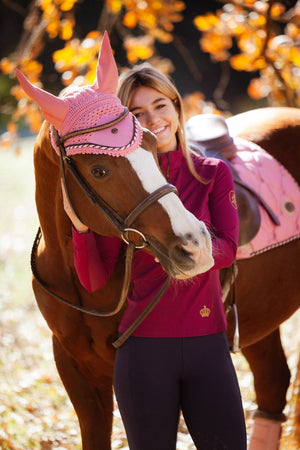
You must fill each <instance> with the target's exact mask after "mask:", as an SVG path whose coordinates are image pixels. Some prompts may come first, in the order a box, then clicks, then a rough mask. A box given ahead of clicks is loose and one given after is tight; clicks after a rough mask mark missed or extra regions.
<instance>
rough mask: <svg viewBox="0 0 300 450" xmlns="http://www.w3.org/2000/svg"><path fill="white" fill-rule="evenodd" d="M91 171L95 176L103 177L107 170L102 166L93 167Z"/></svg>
mask: <svg viewBox="0 0 300 450" xmlns="http://www.w3.org/2000/svg"><path fill="white" fill-rule="evenodd" d="M91 172H92V175H93V176H94V177H95V178H104V177H106V176H107V175H108V170H107V169H105V168H104V167H93V169H92V170H91Z"/></svg>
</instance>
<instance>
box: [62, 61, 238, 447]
mask: <svg viewBox="0 0 300 450" xmlns="http://www.w3.org/2000/svg"><path fill="white" fill-rule="evenodd" d="M118 95H119V98H120V100H121V102H122V104H123V105H127V106H128V107H129V109H130V111H131V112H132V113H133V114H135V116H136V117H137V119H138V120H139V122H140V123H141V125H142V126H143V127H145V128H148V129H149V130H150V131H152V133H154V134H155V135H156V137H157V150H158V154H159V161H160V165H161V168H162V170H163V172H164V174H165V176H166V178H167V180H168V182H170V183H171V184H173V185H175V186H176V187H177V189H178V193H179V197H180V199H181V200H182V202H183V203H184V205H185V207H186V208H187V209H188V210H190V211H191V212H192V213H193V214H194V215H195V216H196V217H197V218H198V219H199V220H203V221H204V222H205V223H206V225H207V227H208V229H209V230H210V231H211V233H212V236H213V240H212V243H213V257H214V262H215V264H214V266H213V268H212V269H210V270H209V271H207V272H206V273H204V274H201V275H198V276H196V277H194V278H193V279H192V281H190V280H189V281H188V282H187V281H180V280H174V281H173V282H172V283H171V284H170V286H169V287H168V289H167V291H166V292H165V294H164V295H163V296H162V298H161V299H160V301H159V303H158V304H157V305H156V306H155V308H154V310H153V311H152V312H151V313H150V314H149V315H148V316H147V318H146V319H145V320H144V321H143V322H142V323H141V324H140V325H139V327H138V328H137V329H136V331H135V332H134V333H133V335H132V336H131V337H130V338H129V339H128V340H127V341H126V342H125V344H123V346H122V347H121V348H119V349H118V350H117V353H116V360H115V368H114V389H115V393H116V398H117V402H118V406H119V410H120V412H121V416H122V420H123V423H124V426H125V430H126V434H127V438H128V443H129V448H130V449H131V450H148V449H149V450H172V449H175V448H176V436H177V427H178V420H179V414H180V411H182V413H183V416H184V418H185V422H186V425H187V427H188V430H189V432H190V434H191V437H192V439H193V441H194V443H195V446H196V448H197V449H200V448H201V449H204V450H210V449H220V450H221V449H230V450H243V449H246V433H245V423H244V414H243V409H242V403H241V397H240V392H239V387H238V382H237V378H236V374H235V370H234V367H233V364H232V361H231V357H230V353H229V349H228V343H227V340H226V334H225V331H226V319H225V315H224V308H223V304H222V300H221V287H220V283H219V274H218V270H219V269H221V268H223V267H227V266H229V265H230V264H232V262H233V261H234V259H235V253H236V249H237V239H238V216H237V210H236V205H235V202H234V201H233V200H234V198H233V197H234V187H233V180H232V177H231V173H230V171H229V169H228V167H227V166H226V164H225V163H224V162H222V161H220V160H216V159H214V158H204V157H203V158H202V157H199V156H195V155H192V154H191V152H190V151H189V149H188V146H187V143H186V140H185V133H184V117H183V110H182V101H181V97H180V95H179V93H178V91H177V89H176V88H175V86H174V85H173V84H172V82H171V81H170V80H169V79H168V78H166V77H165V76H164V75H162V74H161V73H160V72H158V71H157V70H156V69H154V68H152V67H151V66H149V65H142V66H137V67H135V68H133V69H132V70H130V71H129V72H126V73H125V74H124V75H123V76H121V77H120V84H119V93H118ZM65 207H66V210H67V212H68V214H69V215H70V218H71V220H72V221H73V224H74V227H75V228H76V229H77V231H76V229H73V245H74V260H75V266H76V269H77V273H78V276H79V278H80V281H81V283H82V284H83V286H84V287H85V288H86V289H88V290H90V291H94V290H97V289H100V288H101V287H102V286H103V285H104V284H105V283H106V281H107V279H108V277H109V276H110V274H111V272H112V270H113V268H114V265H115V262H116V260H117V258H118V254H119V251H120V247H121V245H122V244H121V240H120V239H118V238H108V237H102V236H99V235H96V234H95V233H93V232H91V231H89V230H88V229H87V227H86V226H85V225H83V224H81V223H78V222H76V219H74V217H73V215H72V211H70V208H69V206H68V204H67V202H66V206H65ZM165 278H166V274H165V272H164V271H163V269H162V268H161V266H160V264H158V263H157V262H156V261H155V260H154V257H152V256H151V255H149V254H148V253H146V252H144V251H143V250H140V251H138V252H137V253H136V254H135V257H134V262H133V268H132V289H131V291H130V293H129V295H128V307H127V310H126V311H125V313H124V315H123V317H122V319H121V323H120V326H119V333H123V332H124V331H125V330H126V329H127V328H128V326H129V325H130V324H131V323H132V322H133V321H134V319H135V318H136V317H137V316H138V315H139V314H140V312H141V310H143V308H144V307H145V306H146V305H147V303H148V302H149V301H150V300H151V299H152V298H153V293H155V292H157V291H158V289H159V287H160V286H161V285H162V284H163V283H164V281H165Z"/></svg>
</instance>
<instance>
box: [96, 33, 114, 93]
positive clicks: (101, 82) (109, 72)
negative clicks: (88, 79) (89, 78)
mask: <svg viewBox="0 0 300 450" xmlns="http://www.w3.org/2000/svg"><path fill="white" fill-rule="evenodd" d="M93 87H94V89H98V90H100V91H101V92H104V93H106V94H114V95H115V94H116V92H117V87H118V68H117V65H116V61H115V58H114V57H113V54H112V50H111V46H110V42H109V37H108V34H107V32H106V31H105V33H104V36H103V39H102V45H101V49H100V53H99V58H98V64H97V76H96V80H95V82H94V84H93Z"/></svg>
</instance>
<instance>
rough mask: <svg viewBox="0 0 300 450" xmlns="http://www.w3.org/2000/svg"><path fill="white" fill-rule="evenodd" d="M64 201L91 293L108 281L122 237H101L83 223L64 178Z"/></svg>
mask: <svg viewBox="0 0 300 450" xmlns="http://www.w3.org/2000/svg"><path fill="white" fill-rule="evenodd" d="M61 189H62V195H63V204H64V209H65V211H66V214H67V215H68V216H69V219H70V220H71V222H72V225H73V226H72V241H73V253H74V265H75V269H76V272H77V275H78V278H79V280H80V283H81V284H82V286H83V287H84V288H85V289H87V290H88V291H89V292H95V291H97V290H98V289H101V288H102V287H103V286H104V285H105V284H106V283H107V281H108V279H109V277H110V275H111V273H112V271H113V270H114V267H115V265H116V262H117V260H118V257H119V253H120V248H121V239H119V238H117V237H107V236H100V235H98V234H96V233H93V232H92V231H90V230H89V228H88V227H87V226H86V225H85V224H84V223H82V222H81V220H80V219H79V218H78V216H77V214H76V213H75V211H74V210H73V208H72V206H71V205H70V202H69V199H68V196H67V194H66V191H65V187H64V184H63V182H62V181H61Z"/></svg>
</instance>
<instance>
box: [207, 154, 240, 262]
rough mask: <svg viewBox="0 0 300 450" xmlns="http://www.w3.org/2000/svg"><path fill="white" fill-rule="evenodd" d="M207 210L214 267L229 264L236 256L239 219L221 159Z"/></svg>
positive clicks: (232, 185) (225, 166)
mask: <svg viewBox="0 0 300 450" xmlns="http://www.w3.org/2000/svg"><path fill="white" fill-rule="evenodd" d="M209 210H210V214H211V223H212V229H211V232H212V238H213V240H212V244H213V257H214V260H215V265H214V269H222V268H223V267H228V266H230V265H231V264H232V263H233V262H234V260H235V256H236V251H237V245H238V235H239V219H238V211H237V205H236V200H235V192H234V183H233V178H232V174H231V171H230V169H229V167H228V166H227V164H226V163H225V162H223V161H220V162H219V163H218V170H217V173H216V177H215V180H214V186H213V189H212V192H211V194H210V200H209Z"/></svg>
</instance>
